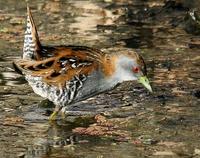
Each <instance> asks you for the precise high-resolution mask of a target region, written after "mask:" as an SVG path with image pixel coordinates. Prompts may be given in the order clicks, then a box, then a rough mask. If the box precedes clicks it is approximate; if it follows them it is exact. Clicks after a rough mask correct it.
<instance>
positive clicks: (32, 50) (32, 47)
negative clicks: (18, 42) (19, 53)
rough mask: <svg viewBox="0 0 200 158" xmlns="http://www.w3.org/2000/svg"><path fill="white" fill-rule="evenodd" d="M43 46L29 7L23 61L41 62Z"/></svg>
mask: <svg viewBox="0 0 200 158" xmlns="http://www.w3.org/2000/svg"><path fill="white" fill-rule="evenodd" d="M40 52H41V44H40V40H39V37H38V33H37V29H36V26H35V23H34V20H33V16H32V14H31V11H30V8H29V6H27V24H26V31H25V36H24V47H23V59H29V60H30V59H31V60H39V58H40Z"/></svg>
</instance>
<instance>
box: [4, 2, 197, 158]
mask: <svg viewBox="0 0 200 158" xmlns="http://www.w3.org/2000/svg"><path fill="white" fill-rule="evenodd" d="M182 2H183V5H182V6H180V5H177V6H176V5H175V6H173V5H169V4H168V5H165V4H164V2H163V1H156V0H150V1H144V2H143V1H139V0H134V1H129V0H122V1H120V0H116V1H106V0H105V1H72V0H71V1H62V0H56V1H43V0H40V1H39V0H37V1H34V2H30V6H31V8H32V12H33V15H34V19H35V22H36V24H37V26H38V31H39V34H40V37H41V41H42V43H44V44H46V45H63V44H66V45H70V44H73V45H86V46H92V47H96V48H99V49H103V50H104V51H116V50H117V49H119V48H120V47H122V48H133V49H138V51H139V52H140V53H141V54H142V55H143V56H144V58H145V61H146V63H147V67H148V76H149V78H150V80H151V83H152V87H153V90H154V93H153V94H149V93H148V92H147V91H146V90H145V89H143V88H142V87H141V86H140V85H139V84H137V83H136V82H126V83H123V84H122V85H121V86H119V87H118V88H117V89H115V90H113V91H110V92H107V93H105V94H101V95H98V96H96V97H94V98H91V99H88V100H86V101H83V102H81V103H77V104H75V105H74V106H72V107H70V108H69V111H68V117H67V118H65V119H61V120H58V121H57V122H49V121H48V116H49V114H50V113H51V112H52V109H53V108H50V103H49V102H47V101H43V99H42V98H41V97H39V96H37V95H35V94H34V93H33V92H32V90H31V88H30V87H29V86H28V85H27V83H26V81H25V80H24V78H23V77H21V76H20V75H18V74H16V73H15V72H14V70H13V68H12V61H13V60H15V59H17V58H20V56H21V53H22V51H21V50H22V46H23V34H24V28H25V19H26V4H25V3H24V2H23V1H12V0H8V1H3V0H0V23H1V25H0V157H27V158H29V157H34V158H35V157H38V158H41V157H55V158H61V157H62V158H64V157H66V158H74V157H77V158H78V157H81V158H82V157H86V158H93V157H98V158H110V157H116V158H117V157H119V158H122V157H124V158H129V157H199V156H200V134H199V133H200V115H199V113H200V106H199V105H200V102H199V101H200V99H199V98H200V75H199V67H200V64H199V63H200V62H199V61H200V56H199V53H200V50H199V44H200V43H198V41H199V36H197V35H193V34H190V33H187V32H186V31H185V30H184V26H185V25H184V24H185V21H184V17H185V16H186V14H187V11H188V9H187V8H186V7H185V6H190V8H193V7H194V6H193V5H191V4H193V3H192V2H193V1H191V4H190V3H189V1H184V0H183V1H182ZM195 7H198V6H197V5H196V6H195ZM99 113H101V115H104V117H103V116H100V117H95V118H94V115H96V114H99Z"/></svg>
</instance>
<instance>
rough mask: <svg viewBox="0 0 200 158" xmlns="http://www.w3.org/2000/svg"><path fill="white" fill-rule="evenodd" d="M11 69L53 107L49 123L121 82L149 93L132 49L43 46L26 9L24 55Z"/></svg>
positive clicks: (140, 60)
mask: <svg viewBox="0 0 200 158" xmlns="http://www.w3.org/2000/svg"><path fill="white" fill-rule="evenodd" d="M13 66H14V68H15V71H16V72H18V73H20V74H21V75H24V76H25V79H26V80H27V82H28V84H29V85H30V86H31V87H32V89H33V91H34V92H35V93H36V94H38V95H40V96H41V97H43V98H45V99H48V100H50V101H51V102H53V103H54V104H55V109H54V111H53V112H52V114H51V115H50V117H49V120H55V119H56V117H57V115H58V113H59V112H60V111H61V110H62V109H63V108H66V107H67V106H69V105H71V104H73V103H76V102H79V101H83V100H85V99H88V98H90V97H92V96H95V95H97V94H100V93H103V92H106V91H109V90H112V89H114V88H115V87H116V86H117V85H119V84H120V83H122V82H124V81H134V80H137V81H138V82H139V83H141V84H142V85H143V86H144V87H146V88H147V89H148V90H149V91H150V92H152V88H151V86H150V82H149V80H148V78H147V76H146V75H147V70H146V64H145V62H144V60H143V58H142V56H141V55H139V54H138V53H137V52H135V51H134V50H124V51H119V52H113V53H108V52H105V51H101V50H99V49H96V48H92V47H87V46H74V45H60V46H43V45H42V44H41V42H40V40H39V36H38V32H37V29H36V25H35V22H34V19H33V16H32V13H31V10H30V8H29V6H27V23H26V30H25V35H24V45H23V55H22V57H21V58H20V59H18V60H15V61H13ZM83 108H84V107H83Z"/></svg>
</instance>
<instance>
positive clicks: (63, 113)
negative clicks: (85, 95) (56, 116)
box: [61, 111, 66, 120]
mask: <svg viewBox="0 0 200 158" xmlns="http://www.w3.org/2000/svg"><path fill="white" fill-rule="evenodd" d="M61 117H62V119H63V120H65V118H66V114H65V112H64V111H61Z"/></svg>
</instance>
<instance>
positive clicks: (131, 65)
mask: <svg viewBox="0 0 200 158" xmlns="http://www.w3.org/2000/svg"><path fill="white" fill-rule="evenodd" d="M112 61H113V63H115V64H114V65H115V66H114V67H115V68H114V69H115V72H114V76H115V78H117V79H118V80H119V82H123V81H131V80H137V81H138V82H139V83H141V84H142V85H143V86H144V87H146V88H147V89H148V90H149V91H150V92H152V88H151V86H150V83H149V80H148V78H147V71H146V65H145V62H144V60H143V58H142V57H141V56H140V55H139V54H137V53H136V52H133V51H125V52H122V53H117V54H116V55H114V56H113V60H112Z"/></svg>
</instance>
